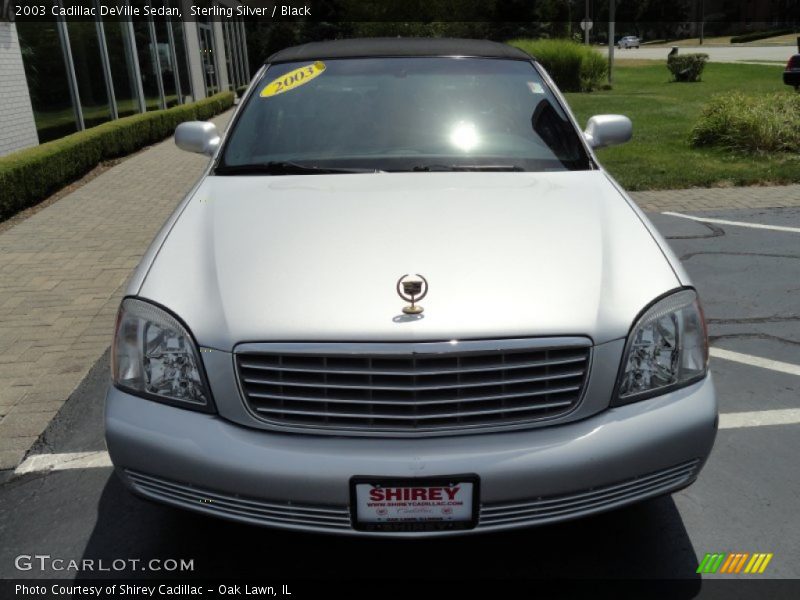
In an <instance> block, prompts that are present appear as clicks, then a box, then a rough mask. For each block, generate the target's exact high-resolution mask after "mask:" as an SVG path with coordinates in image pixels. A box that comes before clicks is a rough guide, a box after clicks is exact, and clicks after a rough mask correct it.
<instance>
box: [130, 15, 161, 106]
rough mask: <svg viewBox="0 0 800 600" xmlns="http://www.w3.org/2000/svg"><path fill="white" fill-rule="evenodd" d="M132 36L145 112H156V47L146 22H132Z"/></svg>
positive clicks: (158, 102)
mask: <svg viewBox="0 0 800 600" xmlns="http://www.w3.org/2000/svg"><path fill="white" fill-rule="evenodd" d="M133 35H134V39H135V40H136V56H138V58H139V72H140V73H141V76H142V90H143V91H144V103H145V110H158V109H160V108H161V92H160V90H159V88H160V86H159V83H158V71H157V69H156V64H157V63H156V60H157V56H156V45H155V43H154V42H153V39H152V38H151V37H150V23H149V22H148V21H146V20H135V21H133Z"/></svg>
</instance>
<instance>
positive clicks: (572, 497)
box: [478, 459, 700, 528]
mask: <svg viewBox="0 0 800 600" xmlns="http://www.w3.org/2000/svg"><path fill="white" fill-rule="evenodd" d="M699 466H700V461H699V460H698V459H694V460H691V461H688V462H685V463H682V464H679V465H675V466H673V467H670V468H667V469H662V470H661V471H656V472H655V473H649V474H648V475H642V476H640V477H636V478H634V479H628V480H626V481H622V482H619V483H615V484H611V485H605V486H602V487H597V488H594V489H591V490H584V491H582V492H576V493H572V494H562V495H560V496H551V497H548V498H538V499H536V500H529V501H520V502H505V503H502V504H487V505H484V506H481V512H480V520H479V523H478V527H481V528H489V527H498V526H501V525H518V526H522V525H537V524H539V523H546V522H551V521H558V520H562V519H571V518H575V517H579V516H583V515H588V514H591V513H595V512H600V511H602V510H609V509H612V508H615V507H617V506H622V505H625V504H630V503H632V502H636V501H639V500H642V499H644V498H649V497H652V496H656V495H658V494H665V493H667V492H671V491H673V490H675V489H677V488H680V487H683V486H685V485H687V484H688V483H689V482H690V481H691V480H692V479H693V478H694V477H695V476H696V475H697V470H698V467H699Z"/></svg>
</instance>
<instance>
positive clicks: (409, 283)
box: [397, 273, 428, 315]
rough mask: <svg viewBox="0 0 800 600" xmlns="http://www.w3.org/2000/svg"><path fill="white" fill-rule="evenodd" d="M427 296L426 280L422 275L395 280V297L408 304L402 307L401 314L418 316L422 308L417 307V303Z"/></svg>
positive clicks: (406, 276) (404, 276)
mask: <svg viewBox="0 0 800 600" xmlns="http://www.w3.org/2000/svg"><path fill="white" fill-rule="evenodd" d="M427 294H428V280H427V279H425V278H424V277H423V276H422V275H420V274H419V273H417V274H416V275H408V274H406V275H403V276H402V277H401V278H400V279H398V280H397V295H398V296H400V297H401V298H402V299H403V300H405V301H406V302H410V303H411V304H409V305H408V306H404V307H403V312H404V313H405V314H407V315H418V314H419V313H421V312H422V311H423V310H425V309H424V308H422V307H421V306H419V305H418V304H417V302H419V301H420V300H422V299H423V298H424V297H425V296H426V295H427Z"/></svg>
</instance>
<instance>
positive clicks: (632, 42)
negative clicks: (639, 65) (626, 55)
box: [617, 35, 641, 50]
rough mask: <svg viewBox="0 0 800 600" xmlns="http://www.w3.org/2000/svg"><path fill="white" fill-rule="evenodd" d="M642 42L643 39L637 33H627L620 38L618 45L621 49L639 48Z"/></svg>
mask: <svg viewBox="0 0 800 600" xmlns="http://www.w3.org/2000/svg"><path fill="white" fill-rule="evenodd" d="M640 43H641V40H640V39H639V38H638V37H636V36H635V35H626V36H625V37H624V38H620V40H619V41H618V42H617V47H618V48H619V49H620V50H622V49H623V48H638V47H639V44H640Z"/></svg>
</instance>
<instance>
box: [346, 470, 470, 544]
mask: <svg viewBox="0 0 800 600" xmlns="http://www.w3.org/2000/svg"><path fill="white" fill-rule="evenodd" d="M351 490H352V492H351V493H352V502H351V506H352V507H353V523H354V525H355V527H356V529H362V530H373V531H376V530H377V531H426V530H445V529H470V528H472V527H474V526H475V522H476V520H477V519H476V516H477V507H478V501H477V498H478V479H477V477H475V476H474V475H466V476H458V477H451V478H446V479H441V478H437V479H428V478H420V479H412V480H407V479H406V480H396V479H383V478H369V477H359V478H354V479H353V481H352V484H351Z"/></svg>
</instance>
